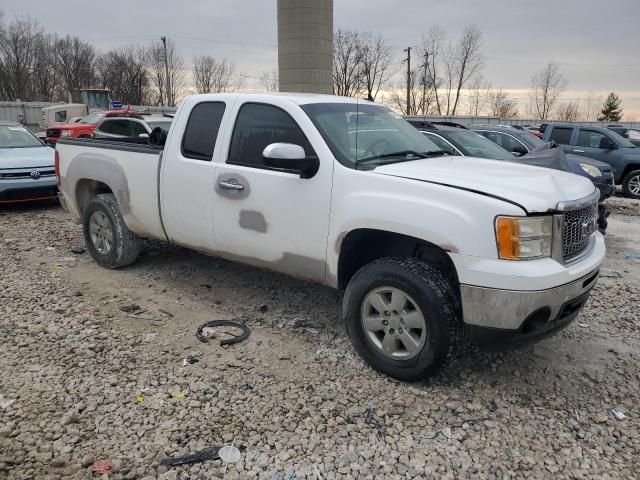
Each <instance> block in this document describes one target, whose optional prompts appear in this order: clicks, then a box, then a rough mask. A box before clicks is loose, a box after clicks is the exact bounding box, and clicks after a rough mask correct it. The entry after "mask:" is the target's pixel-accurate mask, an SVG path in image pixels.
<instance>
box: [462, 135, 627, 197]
mask: <svg viewBox="0 0 640 480" xmlns="http://www.w3.org/2000/svg"><path fill="white" fill-rule="evenodd" d="M469 128H472V129H473V130H474V131H476V132H477V133H479V134H480V135H482V136H484V137H486V138H488V139H489V140H491V141H492V142H494V143H496V144H497V145H500V146H501V147H502V148H504V149H505V150H508V151H510V152H511V153H513V154H514V155H515V156H516V157H520V156H523V155H526V154H528V153H529V152H532V151H534V150H536V149H538V148H541V147H542V146H543V145H545V143H546V142H544V141H543V140H540V139H539V138H538V137H536V136H535V135H532V134H531V133H529V132H526V131H522V130H519V129H517V128H514V127H511V126H508V125H469ZM566 159H567V164H568V166H569V171H570V172H571V173H575V174H576V175H580V176H582V177H586V178H588V179H589V180H591V181H592V182H593V184H594V185H595V186H596V187H597V188H598V190H600V199H601V200H605V199H607V198H609V197H610V196H611V195H613V194H614V193H615V191H616V186H615V184H614V180H613V170H612V169H611V166H610V165H609V164H607V163H604V162H600V161H598V160H593V159H591V158H588V157H582V156H579V155H572V154H567V155H566Z"/></svg>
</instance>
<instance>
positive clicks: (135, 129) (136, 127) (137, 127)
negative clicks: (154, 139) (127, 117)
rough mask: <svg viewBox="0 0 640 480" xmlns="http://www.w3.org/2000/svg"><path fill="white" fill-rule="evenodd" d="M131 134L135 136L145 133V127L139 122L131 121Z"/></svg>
mask: <svg viewBox="0 0 640 480" xmlns="http://www.w3.org/2000/svg"><path fill="white" fill-rule="evenodd" d="M131 123H132V125H131V136H132V137H137V136H139V135H142V134H143V133H147V129H146V128H144V125H142V124H141V123H138V122H131Z"/></svg>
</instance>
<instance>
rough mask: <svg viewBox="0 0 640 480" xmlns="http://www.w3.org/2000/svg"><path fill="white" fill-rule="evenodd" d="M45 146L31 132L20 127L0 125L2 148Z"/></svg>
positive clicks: (0, 145) (0, 143)
mask: <svg viewBox="0 0 640 480" xmlns="http://www.w3.org/2000/svg"><path fill="white" fill-rule="evenodd" d="M44 146H45V145H44V144H43V143H42V142H41V141H40V140H38V139H37V138H36V137H35V136H34V135H33V134H32V133H31V132H30V131H29V130H27V129H26V128H24V127H22V126H20V125H0V148H29V147H44Z"/></svg>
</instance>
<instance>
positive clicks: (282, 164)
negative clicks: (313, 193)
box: [262, 143, 320, 178]
mask: <svg viewBox="0 0 640 480" xmlns="http://www.w3.org/2000/svg"><path fill="white" fill-rule="evenodd" d="M262 158H264V163H265V165H268V166H270V167H275V168H282V169H284V170H292V171H294V172H299V173H300V178H311V177H313V176H314V175H315V174H316V172H317V171H318V168H319V167H320V162H319V160H318V157H315V156H309V157H308V156H307V155H306V154H305V152H304V148H302V147H301V146H300V145H295V144H293V143H272V144H271V145H267V147H266V148H265V149H264V150H263V152H262Z"/></svg>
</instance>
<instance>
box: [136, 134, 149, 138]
mask: <svg viewBox="0 0 640 480" xmlns="http://www.w3.org/2000/svg"><path fill="white" fill-rule="evenodd" d="M138 137H139V138H149V134H148V133H141V134H140V135H138Z"/></svg>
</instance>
